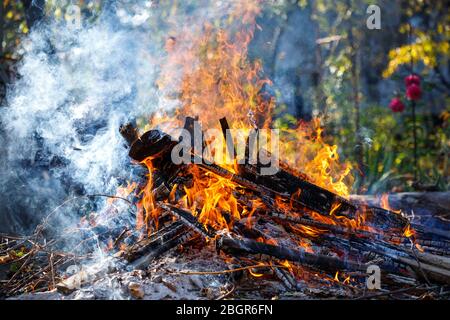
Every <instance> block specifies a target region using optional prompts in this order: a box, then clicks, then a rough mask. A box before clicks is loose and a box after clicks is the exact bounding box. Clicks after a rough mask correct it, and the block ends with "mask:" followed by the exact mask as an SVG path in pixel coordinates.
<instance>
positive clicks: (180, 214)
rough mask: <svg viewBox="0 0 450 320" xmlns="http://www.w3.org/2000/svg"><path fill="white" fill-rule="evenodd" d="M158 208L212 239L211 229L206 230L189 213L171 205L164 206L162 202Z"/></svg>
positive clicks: (212, 232) (213, 234)
mask: <svg viewBox="0 0 450 320" xmlns="http://www.w3.org/2000/svg"><path fill="white" fill-rule="evenodd" d="M158 206H159V207H161V208H163V209H164V210H166V211H168V212H170V213H172V214H173V215H174V216H176V217H177V218H179V219H180V220H181V221H182V222H183V223H184V224H185V225H187V226H188V227H189V228H191V229H192V230H194V231H196V232H198V233H200V234H202V235H203V236H205V237H207V238H213V237H214V236H215V233H214V231H213V230H211V229H206V228H205V226H204V225H203V224H201V223H200V222H198V220H197V218H196V217H194V216H193V215H192V213H191V212H189V211H187V210H184V209H180V208H177V207H175V206H173V205H170V204H166V203H163V202H158Z"/></svg>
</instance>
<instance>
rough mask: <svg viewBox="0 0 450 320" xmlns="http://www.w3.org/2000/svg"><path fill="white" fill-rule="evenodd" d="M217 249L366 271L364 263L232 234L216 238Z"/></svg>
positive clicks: (323, 268)
mask: <svg viewBox="0 0 450 320" xmlns="http://www.w3.org/2000/svg"><path fill="white" fill-rule="evenodd" d="M216 248H217V250H222V251H224V252H226V253H229V254H233V255H242V254H264V255H268V256H271V257H275V258H277V259H281V260H289V261H294V262H298V263H300V264H302V265H307V266H310V267H315V268H318V269H322V270H328V271H332V272H335V271H336V270H352V271H366V270H367V268H366V266H365V265H364V264H361V263H358V262H355V261H351V260H347V261H344V260H341V259H338V258H335V257H329V256H325V255H322V254H313V253H309V252H306V251H303V250H294V249H290V248H286V247H281V246H275V245H271V244H266V243H262V242H257V241H254V240H249V239H237V238H235V237H233V236H232V235H230V234H228V235H224V236H220V237H219V238H218V239H216Z"/></svg>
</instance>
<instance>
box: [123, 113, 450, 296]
mask: <svg viewBox="0 0 450 320" xmlns="http://www.w3.org/2000/svg"><path fill="white" fill-rule="evenodd" d="M220 123H221V126H222V132H223V134H224V135H227V130H228V129H229V125H228V122H227V121H226V119H225V118H223V119H221V121H220ZM184 127H185V129H186V130H188V131H189V132H194V130H200V133H201V134H202V135H203V133H202V132H201V128H200V129H198V127H197V128H196V127H195V122H194V119H193V118H187V119H186V122H185V126H184ZM121 131H123V132H124V133H125V139H126V140H127V141H132V143H131V146H130V151H129V155H130V157H131V158H132V159H134V160H136V161H139V162H141V163H143V162H144V160H146V159H151V162H152V168H151V170H152V176H154V177H156V178H155V179H156V180H155V181H157V183H154V184H153V189H154V191H155V190H158V188H163V189H164V190H165V192H163V193H158V194H160V195H161V196H160V197H159V198H157V200H158V201H156V203H155V205H156V206H157V207H159V208H161V209H163V210H164V212H166V213H168V214H169V215H171V216H173V217H175V218H176V219H177V221H176V222H174V223H172V224H171V225H170V227H169V228H167V229H162V230H160V231H159V232H158V235H157V236H156V238H155V237H152V238H149V239H145V240H143V241H142V242H141V243H140V244H138V245H136V246H135V247H133V248H132V249H131V251H130V252H129V254H128V258H127V259H128V260H129V261H133V265H134V266H135V267H137V268H141V267H143V266H146V265H147V264H148V263H149V262H150V261H151V260H152V259H153V258H155V257H157V256H159V255H160V254H161V253H163V252H164V251H166V250H168V249H171V248H173V247H175V246H177V245H179V244H181V243H184V242H186V241H187V240H189V239H190V238H191V237H192V236H193V235H194V234H196V233H197V234H200V235H202V236H203V237H205V238H210V239H215V240H216V248H217V250H218V251H223V252H225V253H228V254H231V255H232V256H242V255H266V256H268V257H271V258H270V259H274V258H275V259H281V260H289V261H293V262H296V263H299V264H300V265H305V266H308V267H312V268H315V269H319V270H326V271H330V272H332V273H334V272H335V271H336V270H348V271H357V272H365V271H366V264H367V263H369V259H366V258H365V257H367V256H370V255H375V257H378V258H377V259H379V258H381V260H380V261H381V262H380V263H381V265H382V266H383V270H386V272H389V273H392V274H393V275H396V276H400V277H403V276H405V270H404V267H405V266H406V267H408V268H410V269H412V270H413V271H414V273H415V275H416V276H417V277H418V278H424V279H425V280H426V281H429V280H430V279H431V280H433V281H436V282H439V283H448V279H450V277H449V276H450V274H449V269H448V267H449V261H447V259H440V257H437V256H434V255H431V254H421V253H417V252H415V251H414V250H415V249H412V250H411V249H408V248H406V247H404V246H403V247H402V246H398V245H397V246H395V245H393V244H392V243H397V244H399V243H405V242H407V241H408V240H407V238H406V237H404V235H403V234H402V233H403V232H406V231H407V229H408V228H409V221H408V220H407V219H406V218H405V217H403V216H402V215H400V214H397V213H394V212H392V211H390V210H387V209H383V208H380V207H377V206H376V205H369V204H366V203H361V202H358V201H353V200H349V199H345V198H343V197H341V196H339V195H337V194H335V193H333V192H331V191H329V190H326V189H324V188H321V187H319V186H317V185H315V184H313V183H312V182H311V181H309V179H308V178H307V177H306V175H303V174H300V175H294V174H293V173H291V172H290V169H289V168H287V167H283V166H282V168H280V170H279V171H278V172H277V173H275V174H274V175H271V176H265V175H261V174H260V172H259V166H258V164H256V165H250V164H247V163H246V164H239V165H238V166H237V168H238V173H233V172H231V171H229V170H228V169H226V168H224V167H222V166H219V165H217V164H215V163H210V162H205V161H203V158H201V156H200V155H198V154H196V153H195V148H194V146H195V145H196V144H198V141H195V140H193V139H191V141H189V142H188V144H190V146H191V154H190V157H191V160H192V164H180V165H176V164H174V163H173V162H172V160H171V158H170V157H171V153H172V150H173V148H174V147H175V145H176V144H177V143H179V142H181V141H177V140H176V139H174V138H173V137H171V136H169V135H168V134H166V133H164V132H161V131H159V130H150V131H148V132H146V133H144V134H143V135H142V136H141V137H140V138H137V139H135V136H134V133H133V132H136V131H133V130H132V129H130V128H129V127H128V128H127V130H125V129H124V130H121ZM129 132H131V134H129ZM128 135H129V136H130V137H128V138H127V136H128ZM194 136H195V135H194ZM228 141H229V140H227V142H228ZM183 143H186V142H183ZM203 146H204V145H203ZM227 150H228V152H229V154H230V155H233V154H235V146H234V145H233V144H232V143H229V142H228V143H227ZM191 166H197V167H198V168H200V169H201V170H202V171H203V172H210V173H213V174H215V175H217V176H218V177H221V178H225V179H227V180H228V181H231V182H233V183H235V184H236V185H238V186H239V187H241V188H242V189H243V190H244V191H242V192H243V193H247V194H248V195H251V197H255V198H257V199H260V200H261V201H262V203H264V204H265V206H266V207H265V209H263V210H262V212H260V213H261V214H259V215H258V217H259V219H269V221H271V222H272V223H275V224H278V225H282V226H284V227H285V230H287V232H288V234H289V236H294V235H296V236H298V234H297V233H296V232H293V229H292V227H291V225H300V226H310V227H313V228H317V229H321V230H328V231H329V233H327V234H321V237H320V238H316V239H314V238H312V239H311V240H312V241H314V242H318V243H319V244H321V245H322V246H325V247H329V249H331V251H336V252H342V250H344V251H346V252H347V253H348V254H349V255H345V256H346V258H345V259H342V258H338V257H335V256H329V255H326V254H323V253H320V254H319V253H311V252H308V251H305V250H302V249H293V248H289V247H284V246H278V245H273V244H268V243H265V242H261V239H266V237H265V235H264V234H263V233H261V232H260V231H258V230H256V229H253V228H249V227H247V226H246V225H245V224H243V223H241V222H239V221H238V220H234V217H233V216H232V215H230V214H229V213H227V212H222V216H223V217H224V218H225V220H226V221H227V223H228V225H229V226H231V228H230V230H231V233H230V232H228V233H227V234H223V233H222V232H215V230H214V229H213V228H214V222H212V225H211V226H206V225H205V224H204V223H202V222H201V220H200V221H199V219H198V215H197V212H191V211H189V210H186V209H182V208H180V207H178V206H177V205H176V204H175V203H176V202H177V201H176V199H172V198H171V200H169V190H172V191H170V194H172V196H171V197H173V194H174V192H176V191H177V190H180V192H182V193H183V192H184V191H183V188H182V187H180V186H178V188H177V189H174V187H175V181H177V183H178V182H180V183H182V184H185V183H188V181H189V179H186V177H188V176H189V174H187V173H188V172H189V168H190V167H191ZM149 169H150V168H149ZM158 179H159V180H158ZM183 179H184V180H183ZM158 181H159V182H158ZM184 190H186V189H184ZM154 191H153V192H154ZM279 199H281V200H282V201H285V202H286V203H289V205H290V208H291V210H292V212H291V213H290V214H287V213H284V212H282V211H280V210H279V208H278V202H277V201H279ZM174 200H175V201H174ZM238 201H241V200H238ZM169 202H171V203H169ZM244 202H245V200H242V205H246V204H244ZM283 210H286V208H285V209H283ZM198 212H200V211H198ZM331 212H332V213H333V215H332V216H330V213H331ZM311 213H318V214H321V215H323V216H326V217H327V219H331V220H333V221H336V223H325V222H324V221H327V220H326V219H325V220H324V221H321V220H315V219H314V216H313V215H311ZM361 215H362V216H364V218H365V219H366V222H367V223H366V224H367V225H368V226H370V228H367V229H359V228H355V227H350V226H344V225H342V224H340V223H338V219H335V217H338V218H339V217H346V218H348V219H357V218H358V217H359V216H361ZM377 230H381V231H382V232H380V233H378V232H377ZM420 232H421V230H419V233H420ZM235 234H240V235H241V236H243V238H241V237H238V236H236V235H235ZM420 234H421V235H423V234H425V233H423V232H422V233H420ZM409 236H410V235H409ZM435 236H438V237H439V234H438V235H435V234H431V235H430V238H429V239H427V238H426V237H425V239H417V242H415V243H419V242H420V243H421V244H425V241H428V242H427V244H430V245H431V244H432V242H433V241H434V244H437V243H440V244H441V247H442V248H447V247H448V243H447V241H445V240H435V239H434V237H435ZM306 237H308V235H306ZM441 238H442V237H441ZM441 238H439V239H441ZM266 240H267V239H266ZM263 241H264V240H263ZM421 241H422V242H421ZM435 249H436V250H439V247H438V246H436V247H435ZM361 261H364V262H361ZM399 265H400V266H403V267H401V268H399ZM276 274H277V276H278V278H279V279H280V280H281V281H282V282H283V283H284V284H285V285H286V286H289V287H291V288H294V287H295V284H294V283H293V281H291V280H292V279H291V280H290V279H289V278H287V277H286V276H285V274H284V273H283V272H279V271H278V272H276Z"/></svg>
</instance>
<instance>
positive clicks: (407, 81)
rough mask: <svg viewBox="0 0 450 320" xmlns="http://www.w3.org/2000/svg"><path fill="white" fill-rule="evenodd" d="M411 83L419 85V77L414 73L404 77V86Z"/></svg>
mask: <svg viewBox="0 0 450 320" xmlns="http://www.w3.org/2000/svg"><path fill="white" fill-rule="evenodd" d="M412 84H416V85H418V86H420V77H419V76H418V75H416V74H410V75H409V76H407V77H405V85H406V87H409V86H410V85H412Z"/></svg>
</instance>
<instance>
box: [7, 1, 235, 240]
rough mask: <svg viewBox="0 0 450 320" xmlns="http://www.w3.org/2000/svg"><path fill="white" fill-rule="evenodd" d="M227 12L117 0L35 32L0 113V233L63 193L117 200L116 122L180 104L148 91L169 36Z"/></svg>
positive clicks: (25, 227)
mask: <svg viewBox="0 0 450 320" xmlns="http://www.w3.org/2000/svg"><path fill="white" fill-rule="evenodd" d="M231 8H232V5H230V4H225V3H221V2H217V3H213V4H211V2H207V1H197V2H192V3H190V4H189V5H186V6H185V7H184V8H181V9H179V10H178V11H177V12H175V13H173V12H172V13H170V10H167V8H163V7H162V5H161V6H159V5H155V4H153V3H152V2H150V1H138V2H133V1H119V2H117V3H115V5H108V6H107V7H106V8H104V10H103V12H101V13H100V14H99V16H98V18H96V19H94V22H90V23H87V22H83V23H82V25H81V26H76V25H74V24H73V23H66V22H64V21H60V20H59V21H58V20H55V19H48V20H47V21H45V22H43V23H41V25H39V26H36V27H35V28H34V29H33V30H32V31H31V33H30V35H29V36H28V37H27V38H26V39H23V42H22V45H23V52H24V55H23V59H22V61H21V64H20V66H19V69H18V71H19V75H20V77H19V79H18V80H17V81H16V82H15V83H14V85H12V87H11V88H9V91H8V95H7V103H6V105H5V106H3V107H2V108H1V110H0V119H1V128H2V130H3V132H2V133H1V141H0V142H1V145H2V148H3V150H2V151H3V152H2V155H1V156H0V157H1V158H0V161H1V163H0V164H1V165H2V168H3V169H2V171H1V173H0V203H1V205H0V206H1V207H0V210H1V211H0V228H1V229H3V230H1V231H17V232H24V231H30V230H31V229H32V228H34V226H35V225H36V223H38V222H39V220H40V219H41V218H42V216H43V215H45V214H47V213H48V212H49V211H50V210H52V209H53V208H55V207H56V206H58V205H59V204H60V203H61V202H62V201H64V199H66V198H67V197H69V196H73V195H79V194H91V193H103V194H105V193H109V194H114V192H115V190H116V188H117V186H118V185H120V184H122V183H124V181H126V180H127V179H128V178H129V177H130V173H129V172H130V166H129V165H128V162H127V161H128V156H127V152H126V149H124V145H123V140H122V137H121V136H120V134H119V132H118V129H119V126H120V124H122V123H125V122H127V121H130V120H135V119H137V118H139V117H145V116H147V115H149V114H150V113H151V112H153V111H157V110H167V111H170V109H171V108H173V107H174V106H177V103H178V102H177V101H176V100H173V99H172V100H170V101H169V100H168V99H167V98H166V97H165V96H164V95H163V94H162V93H161V92H160V91H158V88H157V86H156V85H155V82H156V81H157V79H158V77H159V75H160V72H161V69H162V66H163V65H164V58H165V56H166V52H165V51H164V41H165V40H166V38H167V37H168V34H169V31H170V30H187V29H190V30H200V29H201V27H202V25H203V24H204V23H205V22H206V21H210V22H212V21H215V20H216V19H220V18H224V17H226V16H227V13H228V12H229V10H231ZM167 12H169V13H167ZM161 17H165V19H164V21H163V22H161ZM174 80H175V79H174ZM102 203H104V200H98V201H97V203H96V205H98V206H101V205H102ZM74 207H75V208H76V205H75V204H74V205H73V206H72V207H71V208H67V210H65V211H64V210H62V209H61V211H62V213H60V215H62V216H63V217H64V215H70V214H71V213H72V214H73V213H74V211H73V209H74ZM94 209H95V208H94ZM97 209H98V208H97ZM75 213H76V214H79V213H78V212H76V210H75ZM85 213H86V212H85ZM81 214H83V212H81ZM73 221H74V220H73V219H71V218H69V217H66V218H65V219H63V220H60V222H59V223H63V224H70V223H73Z"/></svg>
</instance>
